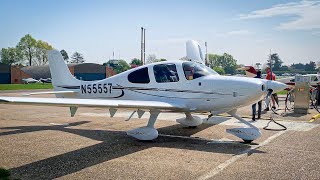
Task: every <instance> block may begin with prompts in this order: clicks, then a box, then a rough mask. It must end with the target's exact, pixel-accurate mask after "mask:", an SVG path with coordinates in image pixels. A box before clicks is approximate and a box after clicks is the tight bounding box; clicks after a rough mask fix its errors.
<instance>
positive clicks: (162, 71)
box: [153, 64, 179, 83]
mask: <svg viewBox="0 0 320 180" xmlns="http://www.w3.org/2000/svg"><path fill="white" fill-rule="evenodd" d="M153 72H154V77H155V79H156V81H157V82H158V83H164V82H178V81H179V76H178V73H177V68H176V65H175V64H158V65H154V66H153Z"/></svg>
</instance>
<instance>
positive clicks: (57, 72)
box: [48, 50, 81, 87]
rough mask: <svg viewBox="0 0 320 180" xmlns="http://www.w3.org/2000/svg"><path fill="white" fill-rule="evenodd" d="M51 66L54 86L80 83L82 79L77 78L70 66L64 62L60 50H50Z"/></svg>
mask: <svg viewBox="0 0 320 180" xmlns="http://www.w3.org/2000/svg"><path fill="white" fill-rule="evenodd" d="M48 60H49V67H50V72H51V78H52V85H53V86H55V87H56V86H65V85H73V86H74V85H79V84H80V82H81V81H80V80H78V79H76V78H75V77H74V76H73V75H72V74H71V73H70V70H69V68H68V66H67V65H66V64H65V63H64V60H63V57H62V55H61V53H60V52H59V51H58V50H51V51H48Z"/></svg>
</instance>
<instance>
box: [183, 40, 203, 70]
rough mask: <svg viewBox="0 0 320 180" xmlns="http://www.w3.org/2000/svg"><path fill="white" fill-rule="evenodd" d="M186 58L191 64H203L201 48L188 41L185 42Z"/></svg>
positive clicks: (196, 43) (197, 44)
mask: <svg viewBox="0 0 320 180" xmlns="http://www.w3.org/2000/svg"><path fill="white" fill-rule="evenodd" d="M186 51H187V58H188V59H189V60H191V61H193V62H198V63H201V64H204V60H203V55H202V51H201V47H200V45H199V43H198V42H196V41H194V40H189V41H187V42H186Z"/></svg>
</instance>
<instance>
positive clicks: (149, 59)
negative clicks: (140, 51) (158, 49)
mask: <svg viewBox="0 0 320 180" xmlns="http://www.w3.org/2000/svg"><path fill="white" fill-rule="evenodd" d="M154 62H158V60H157V57H156V55H155V54H149V55H148V57H147V63H148V64H150V63H154Z"/></svg>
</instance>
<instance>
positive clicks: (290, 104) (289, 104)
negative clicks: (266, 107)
mask: <svg viewBox="0 0 320 180" xmlns="http://www.w3.org/2000/svg"><path fill="white" fill-rule="evenodd" d="M285 106H286V107H285V111H287V110H288V111H292V110H293V107H294V90H293V89H292V90H290V91H289V92H288V93H287V97H286V100H285Z"/></svg>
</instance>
